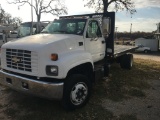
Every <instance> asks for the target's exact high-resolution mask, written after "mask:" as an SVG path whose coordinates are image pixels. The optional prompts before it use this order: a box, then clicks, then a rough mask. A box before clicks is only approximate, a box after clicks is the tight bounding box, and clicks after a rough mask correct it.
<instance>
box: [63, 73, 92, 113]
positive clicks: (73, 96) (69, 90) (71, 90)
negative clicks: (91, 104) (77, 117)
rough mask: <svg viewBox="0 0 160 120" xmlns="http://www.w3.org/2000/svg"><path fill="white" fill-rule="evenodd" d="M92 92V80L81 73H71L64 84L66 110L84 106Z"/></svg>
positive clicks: (64, 105)
mask: <svg viewBox="0 0 160 120" xmlns="http://www.w3.org/2000/svg"><path fill="white" fill-rule="evenodd" d="M90 94H91V82H90V81H89V80H88V79H87V77H86V76H84V75H80V74H74V75H71V76H70V77H69V78H68V79H67V80H66V81H65V84H64V93H63V107H64V108H65V109H66V110H74V109H76V108H80V107H82V106H84V105H85V104H86V103H87V102H88V100H89V97H90Z"/></svg>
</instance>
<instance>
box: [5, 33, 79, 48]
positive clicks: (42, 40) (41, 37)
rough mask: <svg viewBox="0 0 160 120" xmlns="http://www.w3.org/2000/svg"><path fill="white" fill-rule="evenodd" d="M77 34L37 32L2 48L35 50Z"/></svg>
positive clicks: (75, 36)
mask: <svg viewBox="0 0 160 120" xmlns="http://www.w3.org/2000/svg"><path fill="white" fill-rule="evenodd" d="M77 36H78V35H71V34H37V35H32V36H27V37H23V38H19V39H16V40H12V41H9V42H7V43H6V44H4V45H3V46H2V48H12V49H25V50H27V49H30V50H31V49H32V50H34V49H37V48H40V47H43V46H44V45H48V44H51V43H53V42H56V41H60V40H66V39H74V38H77Z"/></svg>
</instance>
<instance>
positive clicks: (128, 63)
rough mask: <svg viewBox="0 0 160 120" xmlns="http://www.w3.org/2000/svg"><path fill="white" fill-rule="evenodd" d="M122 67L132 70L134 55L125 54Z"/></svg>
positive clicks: (121, 60)
mask: <svg viewBox="0 0 160 120" xmlns="http://www.w3.org/2000/svg"><path fill="white" fill-rule="evenodd" d="M120 66H121V68H123V69H131V68H132V66H133V55H132V54H125V55H123V56H122V57H121V58H120Z"/></svg>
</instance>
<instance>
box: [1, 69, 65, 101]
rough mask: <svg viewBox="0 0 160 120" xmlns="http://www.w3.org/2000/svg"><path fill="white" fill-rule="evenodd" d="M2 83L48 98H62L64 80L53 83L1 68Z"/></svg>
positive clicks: (17, 89)
mask: <svg viewBox="0 0 160 120" xmlns="http://www.w3.org/2000/svg"><path fill="white" fill-rule="evenodd" d="M0 84H2V85H5V86H8V87H10V88H12V89H14V90H16V91H20V92H25V93H29V94H33V95H35V96H39V97H44V98H48V99H58V100H60V99H62V96H63V84H64V83H63V82H61V83H52V82H44V81H37V80H34V79H29V78H26V77H21V76H18V75H14V74H11V73H7V72H5V71H2V70H0Z"/></svg>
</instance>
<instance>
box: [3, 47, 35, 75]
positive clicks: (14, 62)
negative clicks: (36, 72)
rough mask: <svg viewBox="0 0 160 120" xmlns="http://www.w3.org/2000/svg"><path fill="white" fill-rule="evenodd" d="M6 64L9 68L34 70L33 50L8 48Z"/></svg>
mask: <svg viewBox="0 0 160 120" xmlns="http://www.w3.org/2000/svg"><path fill="white" fill-rule="evenodd" d="M6 65H7V67H9V68H13V69H17V70H22V71H27V72H32V65H31V51H28V50H18V49H6Z"/></svg>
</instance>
